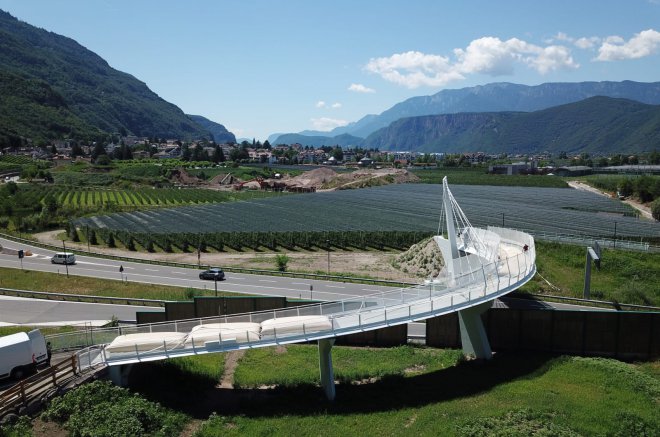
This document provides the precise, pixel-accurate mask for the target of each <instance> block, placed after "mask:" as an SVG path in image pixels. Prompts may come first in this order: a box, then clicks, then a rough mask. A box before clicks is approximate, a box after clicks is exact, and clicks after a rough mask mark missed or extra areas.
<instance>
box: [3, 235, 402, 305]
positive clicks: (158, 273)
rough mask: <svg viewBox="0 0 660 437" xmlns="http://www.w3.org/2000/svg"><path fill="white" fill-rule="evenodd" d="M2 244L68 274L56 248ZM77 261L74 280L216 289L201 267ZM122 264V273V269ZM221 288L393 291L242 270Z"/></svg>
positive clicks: (42, 267) (7, 260)
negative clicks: (54, 258) (84, 278)
mask: <svg viewBox="0 0 660 437" xmlns="http://www.w3.org/2000/svg"><path fill="white" fill-rule="evenodd" d="M0 244H1V245H2V246H3V247H5V248H8V249H13V250H18V249H24V250H28V249H29V250H30V251H31V252H32V253H33V256H30V257H25V258H23V268H24V269H26V270H35V271H42V272H51V273H58V274H66V270H67V269H66V268H65V266H63V265H61V264H52V263H51V262H50V258H51V256H52V255H53V254H54V253H55V252H54V251H51V250H47V249H42V248H39V247H34V246H29V245H25V244H21V243H16V242H13V241H10V240H5V239H1V238H0ZM76 258H77V263H76V264H75V265H73V266H68V271H69V275H70V276H71V277H72V280H75V277H76V276H87V277H95V278H103V279H111V280H117V281H119V280H127V281H130V282H138V283H146V284H161V285H171V286H178V287H193V288H199V289H210V290H213V289H214V285H215V284H214V282H213V281H204V280H200V279H199V277H198V275H199V272H200V270H197V269H186V268H178V267H169V266H162V265H153V264H143V263H137V262H120V261H115V260H109V259H103V258H92V257H88V256H79V255H76ZM0 266H2V267H9V268H21V262H20V260H19V259H18V256H16V255H14V254H7V253H2V254H0ZM120 266H122V267H123V270H124V271H123V273H120V271H119V268H120ZM220 267H221V266H220ZM217 285H218V290H224V291H230V292H233V293H242V294H249V295H258V296H285V297H289V298H302V299H314V300H338V299H345V298H350V297H356V296H364V295H369V294H374V293H379V292H381V291H387V290H391V289H392V288H390V287H383V286H374V285H367V284H351V283H341V282H333V281H321V280H311V279H301V278H290V277H281V276H263V275H249V274H241V273H229V272H227V273H226V280H224V281H219V282H218V284H217Z"/></svg>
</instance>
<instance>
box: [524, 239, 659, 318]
mask: <svg viewBox="0 0 660 437" xmlns="http://www.w3.org/2000/svg"><path fill="white" fill-rule="evenodd" d="M601 257H602V259H601V268H600V270H598V269H596V267H595V266H593V265H592V269H591V297H592V299H602V300H608V301H617V302H620V303H629V304H638V305H653V306H660V287H658V284H660V253H645V252H632V251H625V250H614V249H603V252H602V254H601ZM585 263H586V248H585V247H581V246H573V245H567V244H559V243H549V242H543V241H537V242H536V267H537V270H538V273H539V274H537V275H536V276H535V277H534V279H532V281H530V282H529V283H528V284H526V285H525V286H524V287H522V289H521V291H526V292H531V293H538V292H541V293H547V294H551V295H559V296H568V297H582V296H583V290H584V269H585ZM541 276H542V277H543V278H545V279H547V280H548V281H549V282H550V283H551V284H553V285H554V286H555V287H558V288H559V290H557V289H555V288H553V287H551V286H550V285H548V284H547V282H545V281H544V280H543V278H542V277H541Z"/></svg>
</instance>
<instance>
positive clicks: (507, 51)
mask: <svg viewBox="0 0 660 437" xmlns="http://www.w3.org/2000/svg"><path fill="white" fill-rule="evenodd" d="M454 56H455V60H451V59H450V58H448V57H445V56H440V55H431V54H425V53H421V52H416V51H410V52H405V53H396V54H394V55H392V56H390V57H387V58H372V59H370V60H369V63H368V64H367V65H366V66H365V69H366V70H367V71H369V72H371V73H375V74H378V75H379V76H381V77H382V78H383V79H385V80H387V81H390V82H394V83H397V84H399V85H404V86H406V87H408V88H417V87H419V86H424V85H426V86H432V87H437V86H442V85H445V84H447V83H449V82H452V81H456V80H462V79H465V76H466V75H468V74H488V75H491V76H502V75H508V74H512V73H513V70H514V67H515V65H516V64H517V63H520V64H524V65H527V66H528V67H530V68H533V69H535V70H536V71H538V72H539V73H541V74H545V73H548V72H549V71H553V70H559V69H572V68H577V67H579V65H578V64H577V63H576V62H575V61H574V60H573V58H572V57H571V52H570V49H569V48H567V47H564V46H560V45H549V46H547V47H541V46H537V45H534V44H530V43H527V42H525V41H522V40H520V39H518V38H511V39H509V40H506V41H502V40H500V39H499V38H495V37H484V38H479V39H476V40H474V41H472V42H471V43H470V44H469V45H468V46H467V47H466V48H465V49H461V48H458V49H454Z"/></svg>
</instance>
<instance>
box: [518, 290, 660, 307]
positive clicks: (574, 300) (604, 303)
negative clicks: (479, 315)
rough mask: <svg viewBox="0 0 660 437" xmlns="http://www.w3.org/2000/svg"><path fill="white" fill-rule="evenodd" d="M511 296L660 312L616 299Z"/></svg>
mask: <svg viewBox="0 0 660 437" xmlns="http://www.w3.org/2000/svg"><path fill="white" fill-rule="evenodd" d="M509 297H511V298H516V299H531V300H544V301H559V302H572V303H576V304H579V305H583V306H594V307H599V308H603V307H606V308H613V309H615V310H617V311H626V310H633V311H652V312H660V307H654V306H649V305H634V304H629V303H619V302H615V301H608V300H594V299H580V298H577V297H566V296H553V295H548V294H538V293H518V292H513V293H511V294H509Z"/></svg>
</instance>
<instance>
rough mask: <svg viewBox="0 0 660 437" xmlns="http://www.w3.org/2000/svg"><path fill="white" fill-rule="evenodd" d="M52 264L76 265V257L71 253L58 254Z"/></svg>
mask: <svg viewBox="0 0 660 437" xmlns="http://www.w3.org/2000/svg"><path fill="white" fill-rule="evenodd" d="M50 262H52V263H53V264H68V265H72V264H75V263H76V256H75V255H74V254H72V253H71V252H57V253H56V254H55V255H53V257H52V258H51V259H50Z"/></svg>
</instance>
